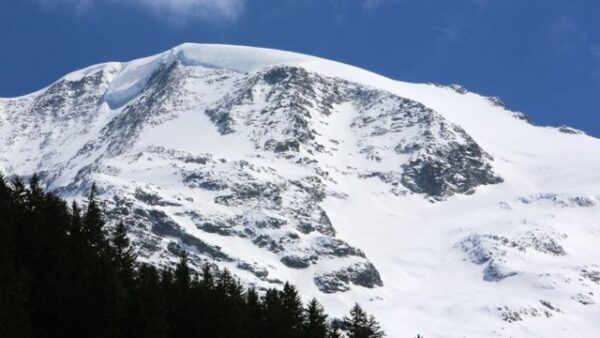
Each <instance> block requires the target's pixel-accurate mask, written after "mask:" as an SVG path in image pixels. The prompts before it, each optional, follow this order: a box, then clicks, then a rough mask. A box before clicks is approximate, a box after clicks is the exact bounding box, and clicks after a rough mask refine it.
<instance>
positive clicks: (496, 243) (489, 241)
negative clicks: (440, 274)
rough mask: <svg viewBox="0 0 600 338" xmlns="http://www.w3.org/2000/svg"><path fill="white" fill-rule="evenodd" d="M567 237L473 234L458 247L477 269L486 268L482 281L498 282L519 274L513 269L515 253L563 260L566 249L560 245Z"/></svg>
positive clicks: (544, 233) (543, 233)
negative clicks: (511, 236)
mask: <svg viewBox="0 0 600 338" xmlns="http://www.w3.org/2000/svg"><path fill="white" fill-rule="evenodd" d="M564 238H565V236H564V235H560V234H555V233H553V232H552V231H541V230H536V231H528V232H526V233H523V234H520V235H518V236H515V237H513V238H509V237H506V236H500V235H490V234H484V235H480V234H472V235H469V236H467V237H466V238H465V239H463V240H462V241H461V242H460V243H458V244H457V245H456V247H457V248H459V249H461V250H463V251H464V252H465V254H466V259H467V260H469V261H470V262H472V263H474V264H477V265H484V264H485V268H484V270H483V280H485V281H487V282H499V281H501V280H503V279H506V278H508V277H512V276H515V275H517V274H518V271H514V270H512V268H511V267H510V262H511V259H513V257H514V253H527V252H528V251H531V250H533V251H537V252H539V253H543V254H547V255H552V256H564V255H566V254H567V253H566V251H565V249H564V248H563V247H562V246H561V245H560V244H559V239H564Z"/></svg>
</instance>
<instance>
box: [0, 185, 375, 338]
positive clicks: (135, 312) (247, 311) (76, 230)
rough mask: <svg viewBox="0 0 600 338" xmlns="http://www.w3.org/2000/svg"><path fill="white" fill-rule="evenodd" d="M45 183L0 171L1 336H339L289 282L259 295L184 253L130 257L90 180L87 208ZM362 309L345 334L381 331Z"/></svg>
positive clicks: (318, 309) (122, 229)
mask: <svg viewBox="0 0 600 338" xmlns="http://www.w3.org/2000/svg"><path fill="white" fill-rule="evenodd" d="M41 186H42V184H41V182H40V180H39V178H38V177H37V176H36V175H34V176H32V178H31V180H30V183H29V185H28V186H26V185H25V184H24V183H23V181H22V180H20V179H15V180H14V181H13V182H12V184H11V185H8V184H6V183H5V181H4V179H3V178H2V176H1V175H0V337H11V338H12V337H16V338H30V337H36V338H51V337H89V338H106V337H115V338H121V337H128V338H137V337H140V338H141V337H144V338H145V337H150V338H171V337H173V338H175V337H177V338H179V337H183V338H186V337H194V338H195V337H206V338H237V337H242V336H243V337H247V338H259V337H260V338H282V337H286V338H288V337H290V338H305V337H306V338H340V337H341V335H340V331H339V328H338V327H337V324H336V323H335V322H334V323H333V324H331V325H328V324H327V321H326V318H327V317H326V315H325V313H324V311H323V308H322V306H321V305H320V304H319V303H318V302H317V301H316V300H312V301H311V302H310V303H309V304H308V305H307V307H306V309H304V308H303V306H302V301H301V299H300V297H299V295H298V292H297V290H296V289H295V288H294V287H293V286H291V285H290V284H288V283H286V284H285V285H284V287H283V290H281V291H279V290H276V289H270V290H267V291H266V292H265V293H264V294H263V296H262V297H259V293H258V292H257V291H256V290H255V289H253V288H250V289H248V290H244V288H243V287H242V286H241V284H240V282H239V281H238V280H237V279H236V278H234V277H233V275H232V274H231V273H230V272H229V271H227V270H220V269H218V268H217V267H216V266H214V265H210V264H205V265H204V266H203V267H202V273H201V278H200V277H198V275H195V276H194V278H192V277H191V269H190V267H189V266H188V259H187V256H185V255H183V256H182V257H181V260H180V262H179V263H178V264H177V265H176V267H175V269H174V271H172V270H171V269H169V268H166V269H161V270H157V269H156V268H154V267H151V266H147V265H137V264H135V263H134V261H135V255H134V253H133V250H132V249H131V246H130V243H129V240H128V238H127V234H126V228H125V226H124V224H122V223H120V224H118V225H117V226H116V228H115V230H114V231H113V236H112V237H111V238H110V240H108V239H107V238H106V236H105V234H104V232H103V226H104V218H103V215H102V211H101V209H100V206H99V203H98V201H97V200H96V195H97V191H96V188H95V186H94V187H93V189H92V191H90V194H89V197H88V205H87V208H86V209H85V212H83V213H82V211H81V209H80V207H79V206H78V205H77V204H76V203H73V204H72V205H71V207H68V206H67V204H66V203H65V202H64V201H63V200H61V199H60V198H58V197H56V196H54V195H52V194H48V193H45V192H44V191H43V189H42V188H41ZM361 311H362V310H360V311H358V310H356V311H354V312H353V316H352V320H353V321H354V322H356V323H358V324H357V325H354V326H355V327H358V328H361V329H363V331H360V330H358V331H357V330H355V331H356V332H359V331H360V332H359V333H360V334H362V333H364V332H367V333H368V335H364V334H363V335H354V336H351V337H360V338H362V337H367V338H371V337H382V333H381V330H380V329H379V324H378V323H377V322H376V321H375V319H374V318H373V317H369V316H367V315H366V314H364V312H361ZM365 318H366V319H365ZM348 321H349V323H350V322H351V320H350V319H348ZM348 326H349V327H352V325H350V324H349V325H348Z"/></svg>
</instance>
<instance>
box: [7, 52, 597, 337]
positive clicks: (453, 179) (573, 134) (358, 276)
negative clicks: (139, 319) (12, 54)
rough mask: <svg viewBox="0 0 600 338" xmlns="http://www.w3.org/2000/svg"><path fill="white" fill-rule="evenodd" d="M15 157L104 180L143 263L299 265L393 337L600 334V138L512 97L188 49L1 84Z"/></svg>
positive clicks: (338, 307)
mask: <svg viewBox="0 0 600 338" xmlns="http://www.w3.org/2000/svg"><path fill="white" fill-rule="evenodd" d="M0 145H1V146H0V171H2V172H3V173H4V174H5V175H31V174H33V173H34V172H39V173H40V174H41V175H42V177H43V179H44V182H45V183H46V184H47V186H48V188H49V189H52V190H54V191H56V192H58V193H60V194H61V195H63V196H64V197H66V198H71V199H78V200H79V199H81V198H82V196H83V194H84V193H85V191H86V189H88V188H89V185H90V184H91V182H97V183H98V184H99V185H100V187H101V189H102V193H103V197H104V198H105V199H106V205H105V207H106V209H107V211H108V212H109V217H110V219H111V221H112V222H115V221H118V220H124V221H125V222H126V224H127V226H128V228H129V231H130V234H131V237H132V239H133V242H134V243H135V245H136V246H137V247H138V248H139V251H140V259H141V260H143V261H146V262H151V263H153V264H158V265H168V264H171V263H172V262H173V261H175V260H176V255H177V254H178V252H180V251H181V250H186V251H188V252H190V253H191V254H192V256H193V257H194V259H193V263H194V264H197V265H199V264H202V262H204V261H211V262H214V263H215V264H217V265H219V266H222V267H228V268H230V269H232V270H233V271H234V272H235V273H236V274H237V275H238V276H239V277H240V278H241V279H242V280H243V281H245V282H247V283H253V284H256V285H258V286H259V287H271V286H278V285H280V283H281V282H282V281H285V280H289V281H291V282H293V283H295V284H296V285H298V286H299V288H300V290H301V292H302V294H303V296H304V297H305V299H306V298H308V297H312V296H316V297H318V298H319V299H321V300H323V301H324V303H325V304H326V306H327V308H328V310H329V311H331V312H332V313H333V314H335V315H340V316H341V315H343V314H345V313H346V312H347V311H348V309H349V308H350V306H351V305H352V304H353V303H354V302H356V301H358V302H360V303H361V304H363V305H364V306H365V308H366V309H367V310H368V311H369V312H372V313H373V314H375V315H376V316H377V317H378V319H380V321H381V322H382V324H383V326H384V328H385V329H386V331H387V333H388V335H389V336H390V337H411V336H414V335H416V334H417V333H420V334H422V335H424V336H425V337H428V338H429V337H564V336H579V337H597V336H598V335H600V322H598V320H597V318H599V317H600V306H599V305H598V302H600V298H599V296H598V293H599V292H600V266H599V265H598V264H600V263H598V262H599V259H600V250H598V245H597V244H596V243H597V242H598V241H599V240H600V156H598V154H600V140H598V139H595V138H593V137H590V136H587V135H585V134H583V133H579V132H577V131H575V130H572V129H569V128H551V127H538V126H533V125H531V124H529V123H527V122H526V121H525V120H523V115H522V114H520V113H516V112H511V111H509V110H507V109H505V108H504V107H503V106H502V104H501V102H500V101H499V100H497V99H494V98H487V97H483V96H480V95H477V94H474V93H469V92H467V91H466V90H464V89H463V88H460V87H458V86H452V87H445V86H438V85H430V84H427V85H426V84H412V83H406V82H399V81H395V80H391V79H388V78H385V77H382V76H380V75H377V74H374V73H370V72H368V71H365V70H361V69H358V68H355V67H352V66H348V65H344V64H340V63H336V62H333V61H328V60H324V59H320V58H316V57H311V56H304V55H300V54H295V53H288V52H281V51H273V50H267V49H257V48H250V47H237V46H222V45H197V44H184V45H181V46H178V47H175V48H174V49H172V50H169V51H167V52H164V53H161V54H158V55H155V56H151V57H147V58H144V59H139V60H135V61H131V62H126V63H118V62H111V63H106V64H101V65H96V66H92V67H89V68H86V69H84V70H80V71H76V72H74V73H71V74H69V75H67V76H65V77H64V78H62V79H60V80H59V81H57V82H56V83H54V84H52V85H51V86H49V87H48V88H45V89H43V90H41V91H38V92H36V93H33V94H30V95H27V96H23V97H19V98H11V99H0Z"/></svg>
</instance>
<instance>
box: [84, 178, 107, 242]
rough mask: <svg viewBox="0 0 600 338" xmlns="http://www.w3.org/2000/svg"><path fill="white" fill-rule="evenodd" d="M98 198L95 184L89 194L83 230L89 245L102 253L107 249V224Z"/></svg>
mask: <svg viewBox="0 0 600 338" xmlns="http://www.w3.org/2000/svg"><path fill="white" fill-rule="evenodd" d="M97 197H98V188H97V186H96V184H95V183H94V184H92V187H91V189H90V193H89V194H88V199H87V210H86V212H85V216H84V218H83V230H84V236H85V239H86V240H87V243H88V244H89V245H90V246H91V247H93V248H96V249H97V250H98V251H99V252H101V251H102V250H104V249H105V247H106V240H105V237H104V232H103V228H104V224H105V222H104V216H103V214H102V209H101V208H100V204H99V202H98V200H97Z"/></svg>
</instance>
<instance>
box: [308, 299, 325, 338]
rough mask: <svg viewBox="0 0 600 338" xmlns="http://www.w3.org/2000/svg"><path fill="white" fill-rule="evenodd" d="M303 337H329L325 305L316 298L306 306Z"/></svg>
mask: <svg viewBox="0 0 600 338" xmlns="http://www.w3.org/2000/svg"><path fill="white" fill-rule="evenodd" d="M305 311H306V315H305V322H304V330H303V331H304V332H303V337H306V338H324V337H327V331H328V330H327V315H326V314H325V310H324V309H323V306H322V305H321V304H319V302H318V301H317V299H316V298H313V299H312V300H311V301H310V302H309V303H308V306H307V307H306V310H305Z"/></svg>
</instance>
